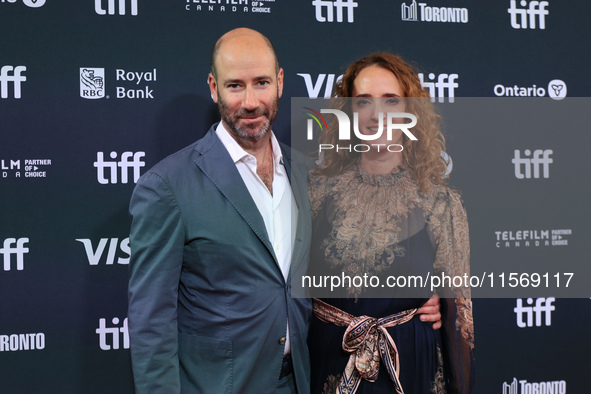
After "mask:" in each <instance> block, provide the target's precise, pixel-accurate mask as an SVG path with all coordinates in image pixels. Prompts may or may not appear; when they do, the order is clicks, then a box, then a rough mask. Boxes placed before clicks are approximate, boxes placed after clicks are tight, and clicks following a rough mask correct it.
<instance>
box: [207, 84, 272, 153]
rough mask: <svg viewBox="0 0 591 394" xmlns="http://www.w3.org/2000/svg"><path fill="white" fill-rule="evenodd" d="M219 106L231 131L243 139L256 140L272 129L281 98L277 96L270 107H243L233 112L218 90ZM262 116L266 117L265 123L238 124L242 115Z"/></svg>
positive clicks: (223, 118)
mask: <svg viewBox="0 0 591 394" xmlns="http://www.w3.org/2000/svg"><path fill="white" fill-rule="evenodd" d="M218 97H219V100H218V108H219V111H220V115H221V117H222V120H223V121H224V123H225V124H226V125H227V126H228V127H230V129H231V131H233V132H234V133H236V134H238V136H239V137H240V138H242V139H245V140H248V141H253V142H256V141H258V140H260V139H261V138H263V137H264V136H265V135H267V133H268V132H269V131H270V130H271V125H272V124H273V122H274V121H275V117H276V116H277V111H278V109H279V100H278V98H275V99H274V100H273V102H272V103H271V108H268V107H257V108H255V109H253V110H247V109H244V108H241V109H240V110H238V111H236V112H235V113H232V111H231V110H230V109H229V108H228V106H227V105H226V102H225V101H224V100H223V99H222V98H221V97H220V94H219V92H218ZM258 116H262V117H264V118H266V119H265V120H264V122H263V124H257V125H253V126H252V127H248V126H246V127H245V126H241V125H239V124H238V122H239V120H240V118H242V117H258Z"/></svg>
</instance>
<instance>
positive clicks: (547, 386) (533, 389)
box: [502, 378, 566, 394]
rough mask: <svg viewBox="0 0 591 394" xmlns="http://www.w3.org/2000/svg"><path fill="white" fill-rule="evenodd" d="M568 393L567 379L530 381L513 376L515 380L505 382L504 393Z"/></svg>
mask: <svg viewBox="0 0 591 394" xmlns="http://www.w3.org/2000/svg"><path fill="white" fill-rule="evenodd" d="M550 393H552V394H566V381H565V380H552V381H548V382H528V381H527V380H525V379H517V378H513V381H510V382H503V391H502V394H550Z"/></svg>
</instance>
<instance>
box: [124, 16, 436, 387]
mask: <svg viewBox="0 0 591 394" xmlns="http://www.w3.org/2000/svg"><path fill="white" fill-rule="evenodd" d="M211 66H212V67H211V74H210V75H209V78H208V83H209V87H210V91H211V95H212V98H213V100H214V102H216V103H217V104H218V106H219V110H220V114H221V118H222V121H221V123H219V124H217V125H214V126H212V128H211V129H210V130H209V132H208V133H207V135H206V136H205V137H204V138H202V139H201V140H199V141H197V142H196V143H194V144H192V145H190V146H189V147H187V148H185V149H183V150H181V151H179V152H177V153H175V154H173V155H171V156H169V157H168V158H166V159H164V160H163V161H162V162H160V163H159V164H157V165H156V166H155V167H154V168H152V169H151V170H150V171H148V172H147V173H146V174H144V175H143V176H142V177H141V179H140V180H139V181H138V184H137V186H136V188H135V190H134V193H133V196H132V199H131V203H130V213H131V216H132V227H131V233H130V243H131V262H130V282H129V313H128V317H129V331H130V340H131V355H132V363H133V371H134V379H135V384H136V390H137V392H138V393H178V392H183V393H230V392H233V393H273V392H277V393H295V392H297V393H307V392H309V375H310V371H309V357H308V351H307V347H306V337H307V330H308V320H309V317H310V315H311V311H312V308H311V302H310V300H309V299H295V298H291V297H290V279H291V278H290V266H291V269H292V270H293V269H296V270H297V269H300V268H301V269H303V270H305V267H306V265H307V260H308V249H309V243H310V234H311V224H310V217H309V215H308V213H309V203H308V199H307V194H306V188H305V185H306V181H307V180H306V175H307V172H308V170H309V167H307V166H306V164H305V163H304V161H300V160H297V159H296V158H295V157H292V155H291V153H290V151H289V150H288V149H287V148H286V147H285V146H282V145H280V144H279V143H278V142H277V139H276V138H275V136H274V135H273V133H272V132H271V126H272V124H273V121H274V119H275V116H276V115H277V108H278V100H279V98H280V97H281V95H282V91H283V70H282V69H281V68H279V64H278V61H277V57H276V54H275V51H274V49H273V47H272V45H271V43H270V42H269V40H268V39H267V38H266V37H264V36H263V35H261V34H260V33H258V32H256V31H253V30H250V29H244V28H241V29H235V30H232V31H230V32H228V33H226V34H225V35H223V36H222V37H221V38H220V39H219V40H218V42H217V43H216V45H215V47H214V50H213V51H212V61H211ZM292 217H293V218H294V220H292ZM434 316H435V317H436V319H435V320H438V319H439V317H437V315H434Z"/></svg>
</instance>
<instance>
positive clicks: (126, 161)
mask: <svg viewBox="0 0 591 394" xmlns="http://www.w3.org/2000/svg"><path fill="white" fill-rule="evenodd" d="M110 156H111V159H116V158H117V152H111V154H110ZM145 156H146V153H145V152H136V153H133V152H123V153H122V154H121V160H119V161H116V160H115V161H105V159H104V155H103V152H97V154H96V161H95V162H94V166H95V167H96V176H97V180H98V182H99V183H100V184H101V185H106V184H109V183H112V184H116V183H117V182H118V177H117V174H118V173H119V171H117V167H119V168H121V183H127V182H128V181H129V171H128V170H129V169H130V168H133V183H137V180H138V179H139V178H140V168H142V167H145V166H146V163H145V162H144V161H142V160H141V158H142V157H145ZM130 159H131V160H130ZM107 169H109V171H107Z"/></svg>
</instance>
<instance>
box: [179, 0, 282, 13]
mask: <svg viewBox="0 0 591 394" xmlns="http://www.w3.org/2000/svg"><path fill="white" fill-rule="evenodd" d="M278 1H280V0H185V10H187V11H199V12H223V13H243V14H247V13H252V14H270V13H271V12H272V11H273V6H274V5H275V3H276V2H278Z"/></svg>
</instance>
